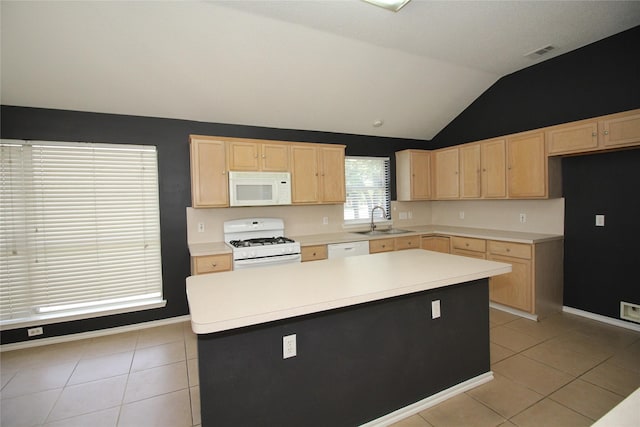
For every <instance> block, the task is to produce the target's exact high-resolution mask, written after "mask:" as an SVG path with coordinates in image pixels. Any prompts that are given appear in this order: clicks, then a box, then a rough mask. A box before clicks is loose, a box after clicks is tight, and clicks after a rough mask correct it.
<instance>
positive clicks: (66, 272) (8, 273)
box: [0, 140, 166, 330]
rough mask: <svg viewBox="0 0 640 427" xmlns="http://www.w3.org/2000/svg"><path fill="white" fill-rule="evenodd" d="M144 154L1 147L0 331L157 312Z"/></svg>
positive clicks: (155, 249) (154, 213)
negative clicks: (147, 310)
mask: <svg viewBox="0 0 640 427" xmlns="http://www.w3.org/2000/svg"><path fill="white" fill-rule="evenodd" d="M158 202H159V199H158V167H157V153H156V148H155V147H153V146H137V145H121V144H100V143H72V142H41V141H18V140H2V141H1V143H0V328H1V329H3V330H5V329H12V328H18V327H26V326H32V325H40V324H48V323H55V322H61V321H67V320H76V319H83V318H89V317H96V316H102V315H106V314H116V313H122V312H128V311H136V310H142V309H147V308H156V307H162V306H164V305H165V304H166V301H164V300H163V295H162V266H161V257H160V219H159V203H158Z"/></svg>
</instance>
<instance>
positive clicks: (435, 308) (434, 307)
mask: <svg viewBox="0 0 640 427" xmlns="http://www.w3.org/2000/svg"><path fill="white" fill-rule="evenodd" d="M438 317H440V300H439V299H437V300H434V301H431V318H432V319H437V318H438Z"/></svg>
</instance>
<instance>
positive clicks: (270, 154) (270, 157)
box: [260, 144, 289, 172]
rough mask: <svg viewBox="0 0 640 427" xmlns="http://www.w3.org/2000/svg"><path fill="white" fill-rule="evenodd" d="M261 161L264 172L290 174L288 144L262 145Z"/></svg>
mask: <svg viewBox="0 0 640 427" xmlns="http://www.w3.org/2000/svg"><path fill="white" fill-rule="evenodd" d="M260 160H261V161H260V166H261V169H262V170H263V171H269V172H288V171H289V146H288V145H286V144H261V147H260Z"/></svg>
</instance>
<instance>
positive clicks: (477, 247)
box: [451, 236, 487, 252]
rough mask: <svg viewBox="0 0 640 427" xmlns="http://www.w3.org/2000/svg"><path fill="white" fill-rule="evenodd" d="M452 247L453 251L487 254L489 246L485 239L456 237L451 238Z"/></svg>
mask: <svg viewBox="0 0 640 427" xmlns="http://www.w3.org/2000/svg"><path fill="white" fill-rule="evenodd" d="M451 247H452V248H453V249H464V250H466V251H474V252H485V250H486V247H487V244H486V240H484V239H472V238H470V237H455V236H454V237H452V238H451Z"/></svg>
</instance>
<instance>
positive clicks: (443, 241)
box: [421, 236, 451, 254]
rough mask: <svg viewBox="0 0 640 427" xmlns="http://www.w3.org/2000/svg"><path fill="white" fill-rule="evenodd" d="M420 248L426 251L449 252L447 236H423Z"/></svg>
mask: <svg viewBox="0 0 640 427" xmlns="http://www.w3.org/2000/svg"><path fill="white" fill-rule="evenodd" d="M421 248H422V249H426V250H428V251H434V252H442V253H445V254H448V253H451V249H450V248H449V238H448V237H441V236H423V237H422V245H421Z"/></svg>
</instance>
